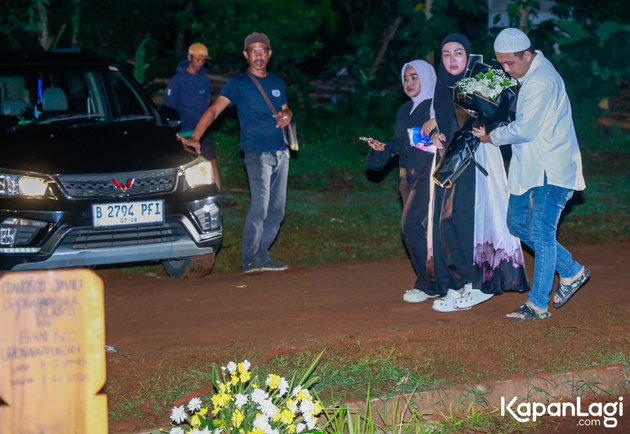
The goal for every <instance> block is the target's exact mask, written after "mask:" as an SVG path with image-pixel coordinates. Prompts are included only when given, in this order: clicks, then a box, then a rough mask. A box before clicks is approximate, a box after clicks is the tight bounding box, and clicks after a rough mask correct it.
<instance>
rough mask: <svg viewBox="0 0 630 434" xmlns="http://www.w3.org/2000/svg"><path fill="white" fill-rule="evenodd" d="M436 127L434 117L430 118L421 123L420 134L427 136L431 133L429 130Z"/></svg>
mask: <svg viewBox="0 0 630 434" xmlns="http://www.w3.org/2000/svg"><path fill="white" fill-rule="evenodd" d="M436 128H437V121H436V120H435V118H431V119H429V120H428V121H426V122H425V123H424V124H422V131H421V133H422V135H423V136H425V137H429V136H430V135H431V131H433V130H434V129H436Z"/></svg>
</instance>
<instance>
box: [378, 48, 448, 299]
mask: <svg viewBox="0 0 630 434" xmlns="http://www.w3.org/2000/svg"><path fill="white" fill-rule="evenodd" d="M401 78H402V85H403V90H404V92H405V94H406V95H407V96H408V97H409V98H410V99H409V101H407V102H405V103H404V104H403V105H402V106H401V107H400V108H399V109H398V113H397V114H396V126H395V129H394V137H392V138H391V139H389V140H388V141H386V142H380V141H378V140H376V139H372V138H369V139H367V142H368V145H369V146H370V148H371V149H370V151H369V153H368V156H367V160H366V165H367V167H368V168H369V169H371V170H380V169H382V168H383V167H385V165H386V164H387V163H388V161H389V160H390V159H391V158H393V157H394V156H395V155H398V156H399V160H398V162H399V165H400V187H399V188H400V195H401V196H402V200H403V215H402V221H401V226H402V235H403V241H404V243H405V247H406V248H407V252H408V253H409V257H410V259H411V264H412V266H413V269H414V271H415V273H416V277H417V278H416V282H415V284H414V286H413V287H412V289H409V290H408V291H406V292H405V294H404V295H403V300H405V301H407V302H409V303H416V302H418V301H417V299H418V298H423V299H424V300H426V297H427V296H429V297H436V296H437V295H438V294H439V293H438V291H437V288H436V285H435V282H434V281H433V279H432V278H431V277H430V276H429V273H428V272H427V256H428V251H427V249H428V245H429V244H428V243H427V219H428V215H429V202H430V197H429V196H430V186H431V173H432V165H433V160H434V156H435V147H434V146H433V145H432V144H431V143H427V140H428V138H427V137H420V131H421V129H422V124H423V123H424V122H426V121H427V120H429V119H430V118H431V102H432V98H433V93H434V90H435V81H436V75H435V70H434V68H433V66H431V65H430V64H429V63H427V62H425V61H424V60H413V61H411V62H408V63H405V64H404V65H403V67H402V70H401Z"/></svg>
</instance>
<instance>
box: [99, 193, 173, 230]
mask: <svg viewBox="0 0 630 434" xmlns="http://www.w3.org/2000/svg"><path fill="white" fill-rule="evenodd" d="M163 211H164V201H163V200H145V201H138V202H117V203H98V204H92V223H93V225H94V227H97V228H98V227H103V226H127V225H137V224H146V223H162V222H163V221H164V213H163Z"/></svg>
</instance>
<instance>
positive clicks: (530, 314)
mask: <svg viewBox="0 0 630 434" xmlns="http://www.w3.org/2000/svg"><path fill="white" fill-rule="evenodd" d="M511 314H516V315H519V316H508V315H511ZM550 316H551V313H550V312H548V311H544V312H537V311H536V310H535V309H534V308H533V307H531V306H530V305H529V304H527V303H525V304H522V305H520V306H519V307H517V308H516V309H514V311H512V312H510V313H508V314H507V315H506V316H505V318H507V319H508V320H509V321H533V320H537V319H547V318H549V317H550Z"/></svg>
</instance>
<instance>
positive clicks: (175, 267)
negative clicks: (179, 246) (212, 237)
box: [162, 253, 214, 279]
mask: <svg viewBox="0 0 630 434" xmlns="http://www.w3.org/2000/svg"><path fill="white" fill-rule="evenodd" d="M162 265H164V269H165V270H166V273H167V274H168V275H169V276H170V277H174V278H176V279H194V278H199V277H205V276H207V275H208V274H210V273H211V272H212V267H213V266H214V253H210V254H208V255H201V256H191V257H190V258H180V259H170V260H168V261H162Z"/></svg>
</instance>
